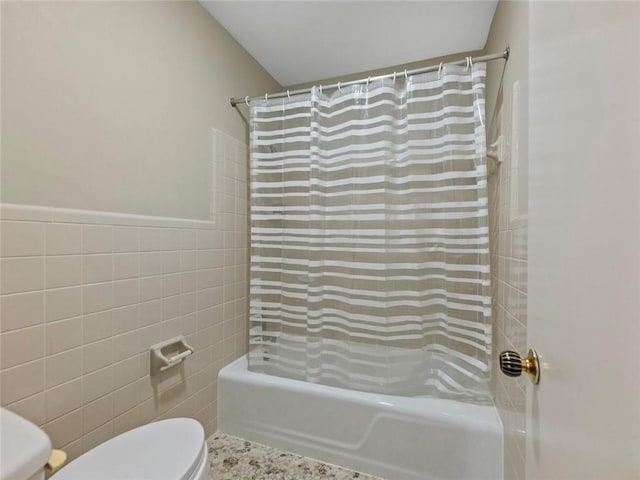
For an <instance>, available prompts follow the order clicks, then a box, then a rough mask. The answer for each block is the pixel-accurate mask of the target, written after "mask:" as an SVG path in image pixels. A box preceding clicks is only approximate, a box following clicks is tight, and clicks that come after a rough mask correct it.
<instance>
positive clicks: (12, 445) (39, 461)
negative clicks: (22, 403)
mask: <svg viewBox="0 0 640 480" xmlns="http://www.w3.org/2000/svg"><path fill="white" fill-rule="evenodd" d="M50 455H51V441H50V440H49V437H48V436H47V434H46V433H44V432H43V431H42V430H41V429H40V428H38V427H37V426H36V425H34V424H33V423H31V422H30V421H29V420H26V419H24V418H22V417H20V416H18V415H16V414H15V413H13V412H11V411H9V410H7V409H5V408H0V480H24V479H25V478H30V477H31V476H32V475H34V474H35V473H37V472H38V471H39V470H43V469H44V466H45V465H46V463H47V462H48V461H49V456H50Z"/></svg>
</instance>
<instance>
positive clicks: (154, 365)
mask: <svg viewBox="0 0 640 480" xmlns="http://www.w3.org/2000/svg"><path fill="white" fill-rule="evenodd" d="M193 352H195V350H194V349H193V347H191V346H189V345H188V344H187V342H186V341H185V339H184V337H183V336H182V335H180V336H179V337H175V338H172V339H170V340H165V341H164V342H160V343H156V344H155V345H152V346H151V375H156V374H158V373H160V372H164V371H165V370H167V369H168V368H171V367H174V366H176V365H178V364H180V363H182V362H183V361H184V359H185V358H187V357H188V356H189V355H191V354H192V353H193Z"/></svg>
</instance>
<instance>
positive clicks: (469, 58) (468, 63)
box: [467, 57, 471, 70]
mask: <svg viewBox="0 0 640 480" xmlns="http://www.w3.org/2000/svg"><path fill="white" fill-rule="evenodd" d="M470 63H471V57H467V70H469V67H470Z"/></svg>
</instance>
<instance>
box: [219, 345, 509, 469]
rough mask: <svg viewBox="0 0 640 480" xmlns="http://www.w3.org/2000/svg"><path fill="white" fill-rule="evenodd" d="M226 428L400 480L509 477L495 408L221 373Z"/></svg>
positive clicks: (239, 364)
mask: <svg viewBox="0 0 640 480" xmlns="http://www.w3.org/2000/svg"><path fill="white" fill-rule="evenodd" d="M218 422H219V429H220V431H221V432H223V433H228V434H230V435H235V436H237V437H242V438H246V439H249V440H253V441H256V442H259V443H263V444H266V445H269V446H273V447H276V448H280V449H282V450H286V451H289V452H293V453H297V454H300V455H305V456H308V457H311V458H315V459H318V460H322V461H324V462H328V463H332V464H335V465H340V466H344V467H347V468H351V469H354V470H358V471H361V472H366V473H371V474H374V475H380V476H382V477H385V478H388V479H397V480H414V479H415V480H418V479H420V480H436V479H437V480H443V479H457V480H465V479H468V480H484V479H486V480H498V479H501V478H502V426H501V423H500V419H499V417H498V413H497V411H496V409H495V407H494V406H490V405H475V404H471V403H463V402H458V401H456V400H443V399H439V398H431V397H401V396H395V395H381V394H377V393H367V392H360V391H354V390H348V389H344V388H337V387H332V386H327V385H320V384H314V383H309V382H303V381H299V380H293V379H289V378H283V377H278V376H274V375H267V374H263V373H255V372H252V371H249V369H248V364H247V356H246V355H245V356H243V357H240V358H239V359H237V360H236V361H235V362H233V363H231V364H230V365H228V366H226V367H225V368H223V369H222V370H221V371H220V374H219V377H218Z"/></svg>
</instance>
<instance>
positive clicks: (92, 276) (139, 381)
mask: <svg viewBox="0 0 640 480" xmlns="http://www.w3.org/2000/svg"><path fill="white" fill-rule="evenodd" d="M214 137H215V141H214V154H215V155H214V165H213V166H214V171H215V172H216V181H215V185H214V191H213V192H212V208H213V210H212V212H213V213H215V215H212V218H213V220H212V221H197V220H189V219H175V218H161V217H148V216H135V215H120V214H110V213H105V212H90V211H81V210H65V209H54V208H47V207H37V206H22V205H8V204H4V205H2V211H1V213H2V216H1V221H0V252H1V258H0V268H1V270H2V271H1V272H0V279H1V285H0V293H1V296H0V311H1V317H0V348H1V350H0V390H1V394H0V403H1V404H2V406H6V407H8V408H9V409H11V410H14V411H15V412H17V413H19V414H21V415H24V416H25V417H27V418H29V419H30V420H32V421H33V422H35V423H36V424H38V425H40V426H42V427H43V428H44V429H45V430H46V431H47V432H48V433H49V435H50V436H51V439H52V442H53V444H54V446H55V447H57V448H64V449H66V450H67V452H68V453H70V455H71V456H72V457H73V456H75V455H78V454H80V453H82V452H84V451H86V450H88V449H90V448H91V447H93V446H95V445H97V444H98V443H100V442H103V441H105V440H107V439H108V438H110V437H111V436H113V435H116V434H119V433H122V432H124V431H126V430H128V429H131V428H134V427H136V426H138V425H141V424H144V423H146V422H149V421H152V420H155V419H159V418H166V417H171V416H185V415H186V416H190V417H193V418H196V419H198V420H199V421H200V422H201V423H202V424H203V425H204V426H205V428H206V430H207V433H208V434H209V433H212V432H214V431H215V430H216V420H217V417H216V410H217V409H216V392H217V384H216V378H217V372H218V370H219V369H220V368H221V367H222V366H224V365H225V364H226V363H228V362H229V361H231V360H233V359H235V358H236V357H237V356H239V355H241V354H243V353H244V352H245V351H246V344H247V322H246V318H247V294H246V292H247V262H248V228H247V198H246V196H247V191H248V190H247V177H248V174H247V151H246V147H245V146H244V145H243V144H242V143H240V142H238V141H237V140H235V139H233V138H232V137H229V136H227V135H225V134H223V133H221V132H215V133H214ZM180 334H182V335H185V336H186V337H187V341H188V342H189V343H191V344H192V345H193V346H194V347H195V349H196V353H195V354H194V355H192V356H191V357H190V358H188V359H187V360H186V362H185V363H184V364H183V366H182V367H177V368H174V369H172V370H170V371H167V372H165V373H163V374H161V375H160V376H157V377H150V375H149V354H148V348H149V347H150V346H151V345H152V344H154V343H157V342H159V341H162V340H164V339H167V338H170V337H172V336H175V335H180ZM182 374H184V375H182Z"/></svg>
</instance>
